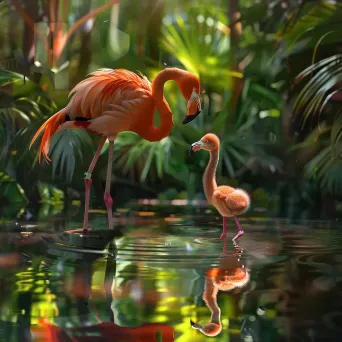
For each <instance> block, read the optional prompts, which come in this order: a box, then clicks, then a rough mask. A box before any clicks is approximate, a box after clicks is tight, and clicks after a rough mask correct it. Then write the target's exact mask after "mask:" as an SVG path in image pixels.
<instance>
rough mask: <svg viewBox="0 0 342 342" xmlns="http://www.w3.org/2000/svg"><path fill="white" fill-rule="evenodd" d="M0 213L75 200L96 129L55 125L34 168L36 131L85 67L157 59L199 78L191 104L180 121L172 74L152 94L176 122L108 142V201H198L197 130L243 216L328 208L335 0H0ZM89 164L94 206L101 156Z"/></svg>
mask: <svg viewBox="0 0 342 342" xmlns="http://www.w3.org/2000/svg"><path fill="white" fill-rule="evenodd" d="M0 15H1V18H2V25H1V28H0V43H1V46H2V49H1V50H0V54H1V56H0V59H1V71H0V86H1V92H0V99H1V100H0V107H1V112H0V113H1V114H0V148H1V154H0V203H1V206H0V217H1V220H3V221H8V220H13V219H16V218H20V217H24V218H26V219H27V220H29V219H30V218H33V219H37V218H38V219H39V218H44V217H48V216H51V215H54V214H57V213H61V212H63V211H67V210H68V208H71V207H77V208H79V209H80V210H81V209H82V200H81V199H82V198H83V195H84V181H83V173H84V172H85V171H86V169H87V167H88V165H89V163H90V161H91V159H92V157H93V154H94V152H95V150H96V147H97V143H98V139H99V138H98V137H97V136H94V135H91V134H89V133H87V132H86V131H84V130H75V131H63V132H61V133H59V134H57V135H56V136H55V138H54V139H53V142H52V146H51V154H50V156H51V159H52V163H51V164H50V165H48V164H47V163H46V162H43V163H42V164H38V160H37V148H38V146H39V144H35V145H34V146H33V147H32V148H31V150H29V142H30V141H31V138H32V136H33V135H34V133H35V131H36V130H37V128H38V127H39V126H40V125H41V124H42V123H43V122H44V121H45V120H46V119H47V118H48V117H49V116H51V115H52V114H53V113H55V112H56V111H57V110H58V109H60V108H62V107H64V106H65V105H66V104H67V102H68V94H69V92H70V90H71V89H72V87H73V86H75V84H77V83H78V82H79V81H81V80H83V79H84V78H85V77H86V76H87V75H88V74H89V73H90V72H92V71H94V70H96V69H98V68H104V67H105V68H127V69H129V70H132V71H140V72H142V73H143V74H145V75H147V77H148V78H149V79H150V80H151V81H152V80H153V78H154V77H155V75H156V74H157V73H158V72H159V71H160V70H162V69H163V68H165V67H170V66H175V67H179V68H183V69H186V70H188V71H191V72H193V73H195V74H196V75H198V76H199V77H200V80H201V87H202V89H203V93H202V95H201V99H202V106H203V112H202V114H201V115H200V116H199V117H198V118H197V119H196V120H194V121H193V122H192V123H191V124H189V125H182V123H181V121H182V118H183V117H184V115H185V111H186V103H185V101H184V99H183V98H182V96H181V93H180V91H179V89H178V87H177V85H176V84H174V83H173V82H169V83H167V86H166V88H165V97H166V99H167V100H168V102H169V103H170V106H171V108H172V111H173V115H174V121H175V125H174V128H173V130H172V133H171V135H170V136H169V137H167V138H165V139H163V140H162V141H161V142H156V143H149V142H147V141H145V140H143V139H141V138H140V137H138V136H137V135H136V134H134V133H130V132H125V133H122V134H120V135H119V136H118V139H117V141H116V143H115V151H114V162H113V173H114V181H113V184H112V197H113V198H114V206H118V205H121V206H122V205H126V203H130V202H131V201H135V200H136V199H142V198H152V199H159V200H163V199H168V200H176V199H183V200H192V199H204V194H203V191H202V183H201V177H202V173H203V171H204V168H205V166H206V163H207V161H208V155H207V154H205V153H203V154H196V155H195V156H194V157H192V158H189V156H188V148H189V145H190V144H191V143H192V142H194V141H197V140H198V139H199V138H200V137H201V136H202V135H203V133H205V132H213V133H216V134H217V135H218V136H219V137H220V138H221V141H222V146H221V154H220V155H221V160H220V164H219V168H218V182H222V183H223V182H224V183H225V184H232V185H233V186H238V187H242V188H245V189H246V190H247V191H249V193H250V194H251V196H252V203H253V207H252V211H251V213H254V215H261V216H271V217H272V216H273V217H287V218H292V219H306V218H314V219H323V218H329V217H335V216H336V215H339V214H340V213H341V189H342V160H341V149H342V130H341V129H342V120H341V115H340V114H341V113H340V112H341V100H342V96H341V92H340V90H341V81H342V63H341V61H342V59H341V37H340V33H339V31H340V28H341V26H342V21H341V18H342V5H341V4H339V3H337V2H336V1H309V0H302V1H300V2H299V1H294V0H287V1H285V0H283V1H280V0H279V1H278V0H274V1H271V0H269V1H252V0H210V1H209V0H208V1H204V0H202V1H189V0H186V1H185V0H183V1H171V0H170V1H167V0H144V1H133V0H126V1H125V0H122V1H119V0H111V1H99V0H93V1H91V0H84V1H78V0H77V1H76V0H64V1H63V0H50V1H45V0H29V1H24V0H9V1H3V2H1V4H0ZM105 152H106V149H104V151H103V153H102V156H101V157H100V160H99V162H98V164H97V166H96V168H95V171H94V174H93V185H94V196H93V198H92V204H91V205H92V207H95V206H98V207H102V206H103V189H104V181H105V176H106V163H107V154H106V153H105Z"/></svg>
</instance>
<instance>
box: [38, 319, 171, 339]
mask: <svg viewBox="0 0 342 342" xmlns="http://www.w3.org/2000/svg"><path fill="white" fill-rule="evenodd" d="M39 323H40V324H41V325H42V326H43V330H44V331H43V334H41V339H39V338H38V339H35V342H43V341H44V342H112V341H122V342H158V341H163V342H173V341H174V340H175V339H174V328H173V327H171V326H169V325H166V324H161V323H149V324H144V325H142V326H139V327H136V328H128V327H121V326H119V325H117V324H115V323H112V322H101V323H99V324H96V325H93V326H86V327H80V328H60V327H57V326H56V325H53V324H50V323H49V322H48V321H47V320H45V319H40V321H39Z"/></svg>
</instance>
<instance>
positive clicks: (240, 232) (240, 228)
mask: <svg viewBox="0 0 342 342" xmlns="http://www.w3.org/2000/svg"><path fill="white" fill-rule="evenodd" d="M234 219H235V223H236V225H237V228H238V232H237V234H236V235H235V236H234V237H233V239H232V240H233V241H234V242H235V240H236V239H238V238H239V237H240V236H242V235H243V234H244V233H245V232H244V231H243V230H242V227H241V225H240V222H239V220H238V218H237V217H236V216H234Z"/></svg>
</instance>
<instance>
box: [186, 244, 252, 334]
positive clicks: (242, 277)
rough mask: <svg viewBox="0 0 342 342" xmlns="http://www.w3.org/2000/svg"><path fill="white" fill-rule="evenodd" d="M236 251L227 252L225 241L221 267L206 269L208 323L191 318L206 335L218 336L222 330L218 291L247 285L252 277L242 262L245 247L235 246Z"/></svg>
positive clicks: (192, 324)
mask: <svg viewBox="0 0 342 342" xmlns="http://www.w3.org/2000/svg"><path fill="white" fill-rule="evenodd" d="M235 248H236V252H234V253H233V255H232V254H230V253H228V252H227V244H226V241H224V247H223V253H222V254H221V257H220V262H219V267H218V268H210V269H208V270H207V271H206V277H205V285H204V292H203V296H202V298H203V300H204V302H205V303H206V305H207V307H208V308H209V309H210V311H211V317H210V320H209V322H208V323H204V324H200V323H195V322H193V321H192V320H190V324H191V326H192V328H193V329H197V330H199V331H200V332H201V333H203V334H204V335H206V336H217V335H218V334H220V332H221V331H222V324H221V309H220V308H219V306H218V304H217V294H218V291H231V290H233V289H235V288H241V287H243V286H245V285H246V284H247V283H248V282H249V279H250V275H249V272H248V270H247V269H246V268H245V266H244V265H243V264H242V261H241V255H242V253H243V249H242V248H241V247H239V246H238V245H236V246H235Z"/></svg>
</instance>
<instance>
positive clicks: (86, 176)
mask: <svg viewBox="0 0 342 342" xmlns="http://www.w3.org/2000/svg"><path fill="white" fill-rule="evenodd" d="M106 139H107V137H102V139H101V141H100V144H99V146H98V148H97V150H96V153H95V155H94V158H93V160H92V161H91V164H90V166H89V169H88V171H87V172H85V174H84V183H85V200H84V223H83V234H86V233H87V231H88V215H89V199H90V188H91V183H92V179H91V174H92V172H93V170H94V167H95V165H96V163H97V160H98V159H99V157H100V153H101V151H102V147H103V145H104V143H105V142H106Z"/></svg>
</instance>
